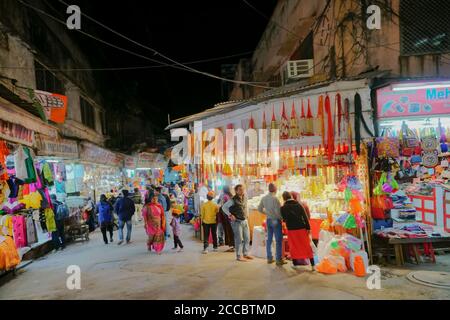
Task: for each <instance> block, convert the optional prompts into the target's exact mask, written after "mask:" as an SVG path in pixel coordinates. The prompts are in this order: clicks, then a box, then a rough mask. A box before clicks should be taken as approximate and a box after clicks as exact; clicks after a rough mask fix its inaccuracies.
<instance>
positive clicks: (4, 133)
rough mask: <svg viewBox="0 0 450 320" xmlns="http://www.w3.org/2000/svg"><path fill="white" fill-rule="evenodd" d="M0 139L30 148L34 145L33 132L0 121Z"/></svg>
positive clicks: (18, 125)
mask: <svg viewBox="0 0 450 320" xmlns="http://www.w3.org/2000/svg"><path fill="white" fill-rule="evenodd" d="M0 138H1V139H4V140H8V141H11V142H15V143H20V144H23V145H26V146H29V147H31V146H32V145H33V143H34V131H32V130H30V129H27V128H25V127H24V126H21V125H20V124H16V123H11V122H8V121H4V120H1V119H0Z"/></svg>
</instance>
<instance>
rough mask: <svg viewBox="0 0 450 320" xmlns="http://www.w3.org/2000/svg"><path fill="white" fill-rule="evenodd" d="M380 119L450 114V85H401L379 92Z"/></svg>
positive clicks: (432, 83) (378, 108)
mask: <svg viewBox="0 0 450 320" xmlns="http://www.w3.org/2000/svg"><path fill="white" fill-rule="evenodd" d="M377 103H378V107H377V111H378V117H379V118H399V117H410V116H422V117H423V116H433V115H442V114H447V115H448V114H449V113H450V83H449V84H448V85H445V84H441V83H435V82H430V83H401V84H392V85H391V86H387V87H384V88H381V89H379V90H377Z"/></svg>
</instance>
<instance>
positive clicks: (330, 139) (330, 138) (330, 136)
mask: <svg viewBox="0 0 450 320" xmlns="http://www.w3.org/2000/svg"><path fill="white" fill-rule="evenodd" d="M325 112H326V114H327V143H326V146H327V150H328V161H330V162H332V161H333V155H334V127H333V115H332V112H331V101H330V97H329V96H327V97H326V98H325Z"/></svg>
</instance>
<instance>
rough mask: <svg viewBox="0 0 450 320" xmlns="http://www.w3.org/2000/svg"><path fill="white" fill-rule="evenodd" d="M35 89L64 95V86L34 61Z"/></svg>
mask: <svg viewBox="0 0 450 320" xmlns="http://www.w3.org/2000/svg"><path fill="white" fill-rule="evenodd" d="M34 70H35V75H36V89H37V90H42V91H46V92H51V93H58V94H64V85H63V83H62V81H61V80H59V79H58V78H57V77H56V76H55V75H54V74H53V73H51V72H50V71H49V70H47V68H45V67H44V66H43V65H42V64H40V63H39V62H37V61H34Z"/></svg>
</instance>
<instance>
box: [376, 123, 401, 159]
mask: <svg viewBox="0 0 450 320" xmlns="http://www.w3.org/2000/svg"><path fill="white" fill-rule="evenodd" d="M388 134H389V130H388V129H386V130H383V132H382V134H381V137H378V138H377V139H376V143H377V154H378V158H398V157H400V141H399V139H398V138H396V137H389V136H388Z"/></svg>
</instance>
